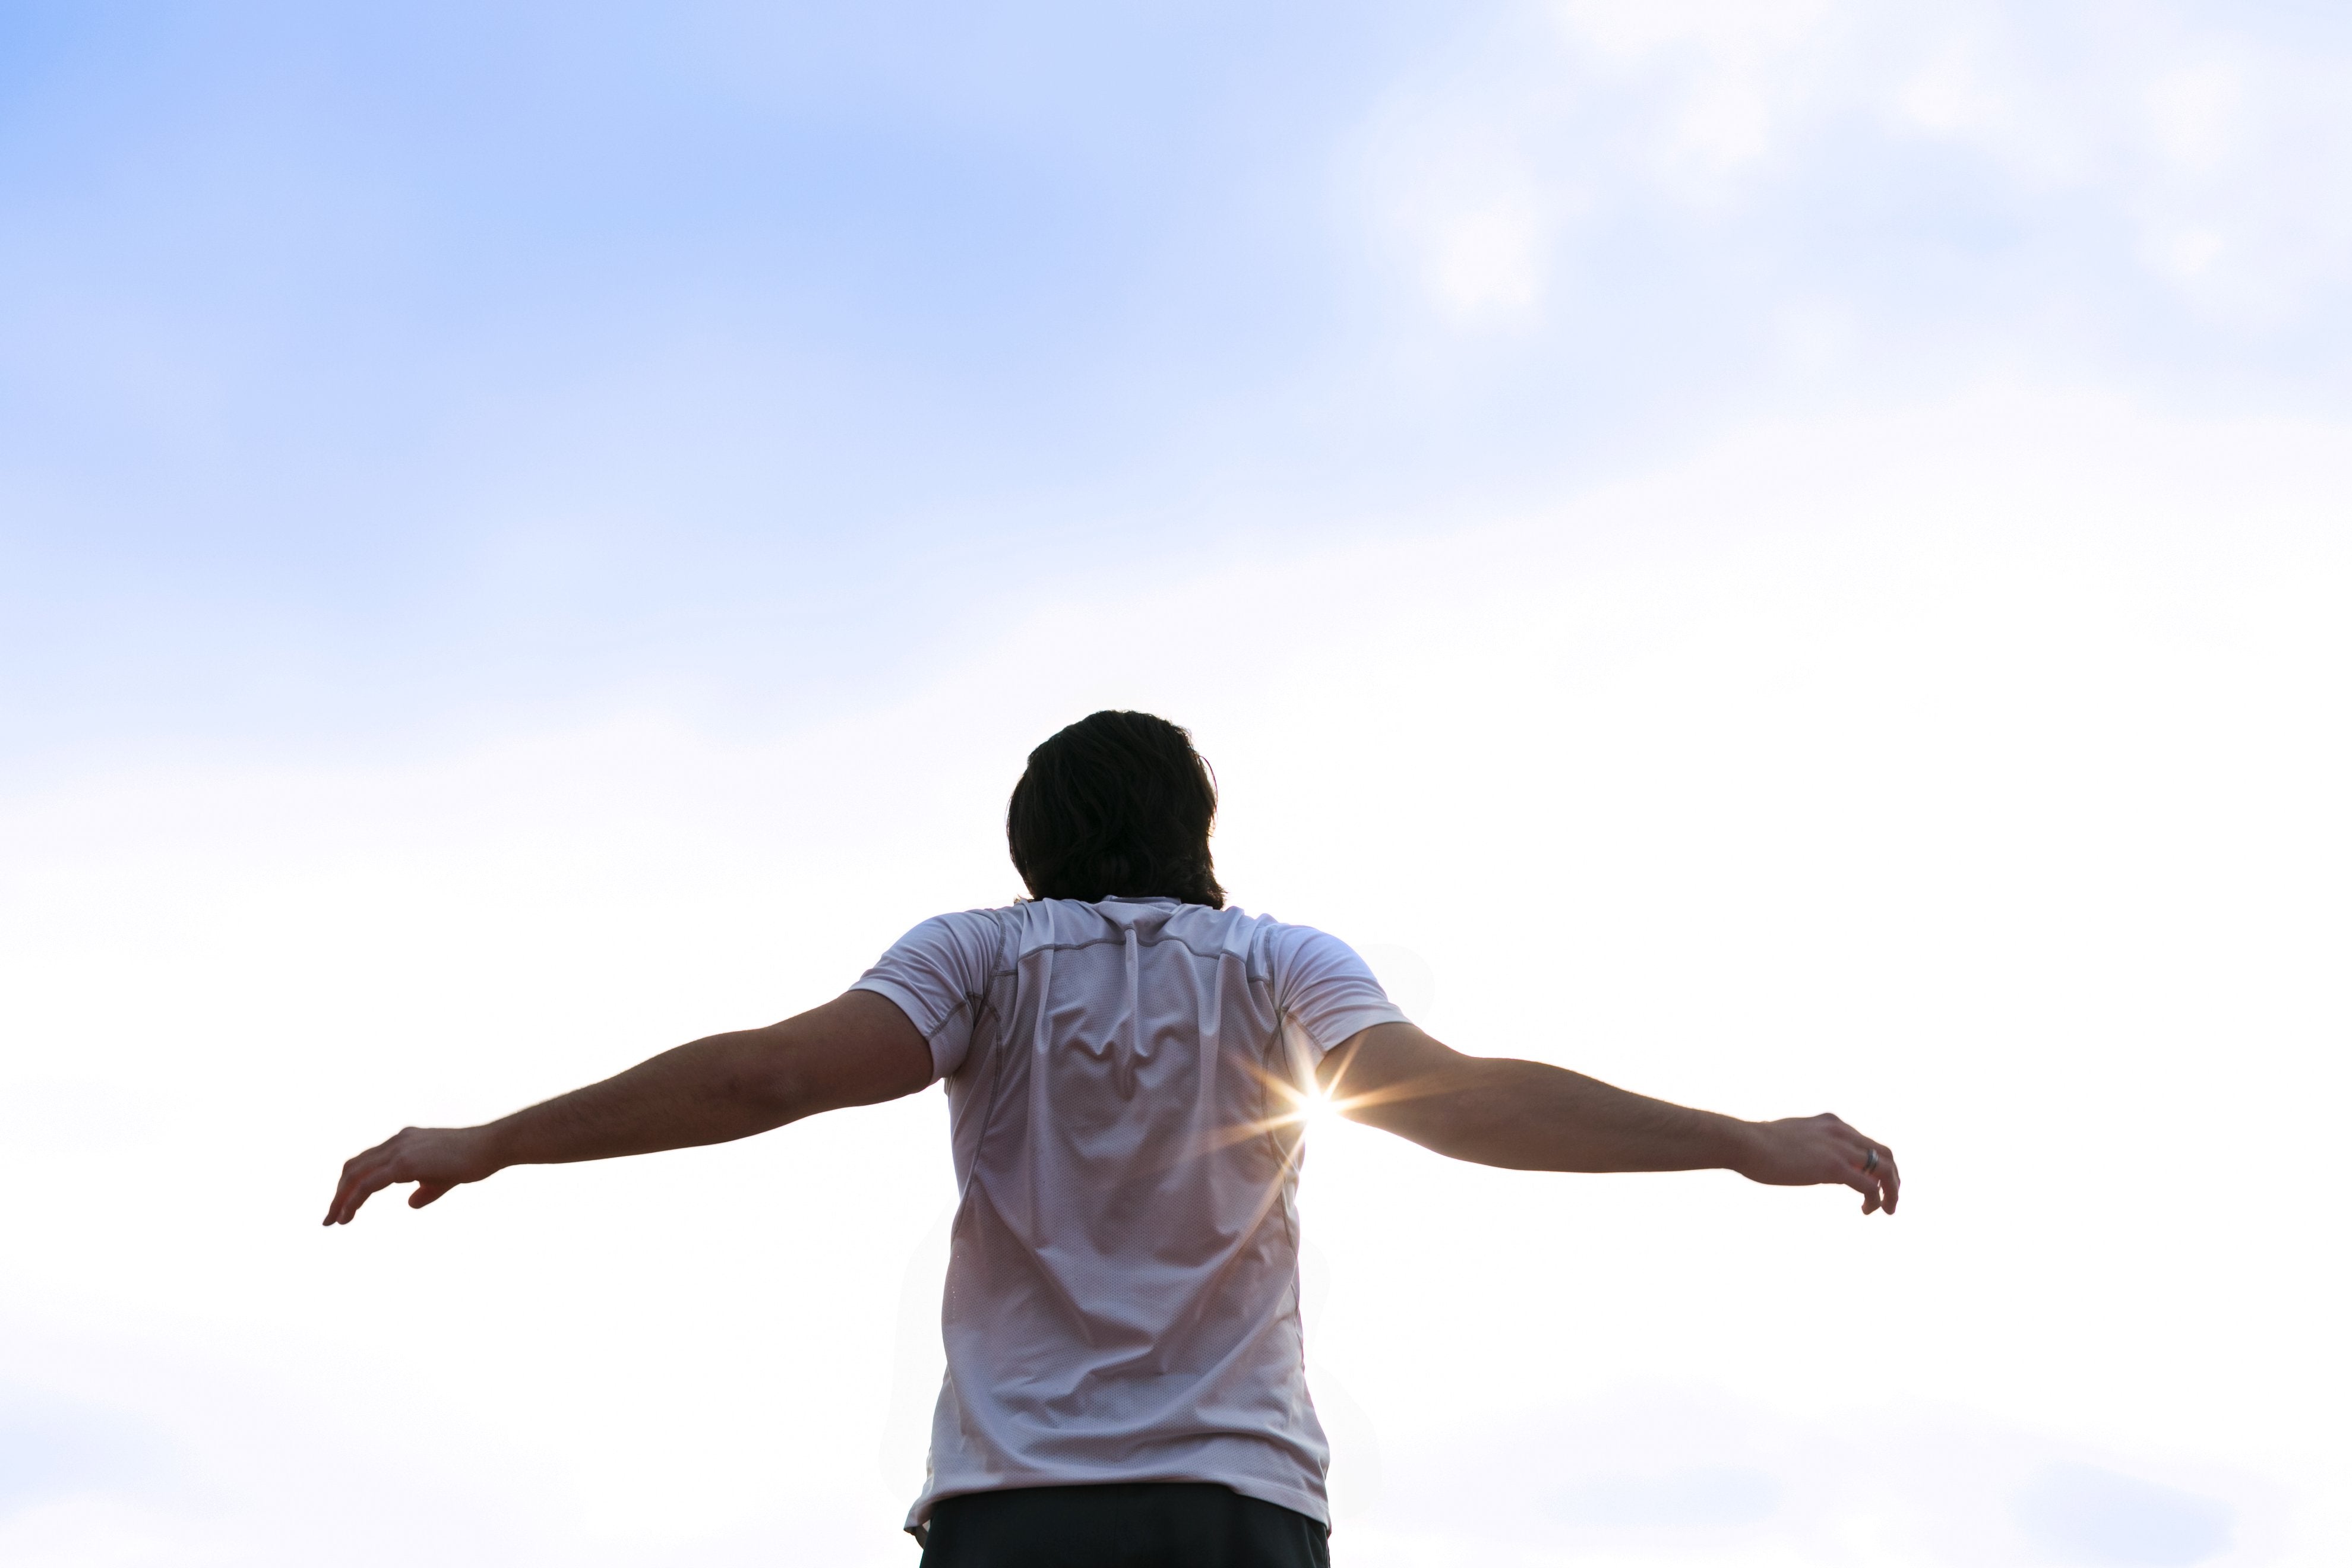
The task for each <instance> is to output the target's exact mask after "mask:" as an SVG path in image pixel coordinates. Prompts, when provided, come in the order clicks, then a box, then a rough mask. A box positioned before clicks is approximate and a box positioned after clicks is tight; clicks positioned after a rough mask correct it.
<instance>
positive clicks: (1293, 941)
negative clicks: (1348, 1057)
mask: <svg viewBox="0 0 2352 1568" xmlns="http://www.w3.org/2000/svg"><path fill="white" fill-rule="evenodd" d="M1271 957H1272V959H1273V968H1274V1005H1275V1007H1276V1009H1277V1010H1278V1011H1279V1012H1280V1013H1281V1014H1282V1016H1284V1017H1285V1018H1286V1019H1288V1020H1289V1021H1290V1022H1291V1023H1292V1024H1294V1025H1296V1026H1297V1027H1298V1029H1299V1030H1300V1031H1301V1032H1303V1033H1304V1034H1305V1035H1306V1037H1307V1039H1308V1040H1309V1041H1310V1042H1311V1043H1312V1044H1313V1046H1314V1047H1315V1049H1316V1051H1317V1052H1318V1054H1320V1053H1324V1052H1328V1051H1332V1050H1336V1049H1338V1048H1339V1047H1340V1046H1342V1045H1345V1044H1346V1043H1347V1041H1348V1039H1349V1037H1350V1036H1353V1035H1355V1034H1356V1033H1358V1032H1359V1031H1360V1030H1363V1029H1369V1028H1370V1027H1371V1026H1373V1025H1374V1024H1402V1023H1406V1022H1409V1020H1408V1019H1407V1018H1406V1017H1405V1016H1404V1014H1403V1012H1402V1010H1401V1009H1399V1008H1398V1006H1397V1005H1396V1004H1395V1003H1393V1002H1391V1001H1390V1000H1389V996H1388V993H1387V992H1385V991H1383V990H1381V983H1380V982H1379V981H1378V980H1376V979H1374V978H1373V976H1372V970H1371V965H1370V964H1368V963H1365V962H1364V961H1363V960H1362V959H1361V958H1359V957H1358V956H1356V950H1355V949H1354V948H1352V947H1349V945H1348V944H1347V943H1346V942H1341V941H1340V940H1339V938H1338V937H1336V936H1333V935H1331V934H1330V933H1329V932H1328V931H1317V930H1316V929H1315V928H1314V927H1312V926H1288V927H1286V928H1284V929H1283V930H1282V931H1280V932H1279V933H1278V934H1277V935H1276V938H1275V941H1274V943H1273V948H1272V953H1271Z"/></svg>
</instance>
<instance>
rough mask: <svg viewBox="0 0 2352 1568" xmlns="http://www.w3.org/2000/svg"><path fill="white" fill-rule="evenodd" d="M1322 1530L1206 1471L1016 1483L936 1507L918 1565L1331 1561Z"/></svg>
mask: <svg viewBox="0 0 2352 1568" xmlns="http://www.w3.org/2000/svg"><path fill="white" fill-rule="evenodd" d="M1328 1533H1329V1532H1328V1531H1326V1530H1325V1529H1324V1528H1323V1526H1322V1525H1320V1524H1318V1523H1317V1522H1316V1521H1314V1520H1311V1519H1309V1518H1307V1516H1306V1515H1305V1514H1303V1513H1297V1512H1294V1511H1292V1510H1289V1509H1286V1508H1284V1507H1283V1506H1282V1505H1281V1504H1279V1503H1271V1502H1264V1501H1261V1500H1258V1499H1256V1498H1248V1497H1244V1496H1242V1495H1241V1494H1240V1493H1239V1492H1237V1491H1234V1490H1233V1489H1231V1488H1229V1487H1221V1486H1215V1485H1213V1484H1211V1483H1209V1482H1207V1481H1122V1482H1118V1483H1114V1484H1112V1485H1109V1486H1094V1487H1020V1488H1014V1489H1007V1490H1004V1491H994V1492H966V1493H965V1494H964V1495H963V1496H961V1497H951V1498H948V1499H946V1500H943V1501H941V1502H940V1503H939V1504H938V1505H937V1506H936V1507H934V1508H933V1509H932V1510H931V1520H930V1529H929V1534H928V1535H927V1536H926V1538H925V1541H924V1545H923V1563H922V1568H1331V1548H1330V1545H1329V1543H1328V1541H1327V1540H1326V1537H1327V1536H1328Z"/></svg>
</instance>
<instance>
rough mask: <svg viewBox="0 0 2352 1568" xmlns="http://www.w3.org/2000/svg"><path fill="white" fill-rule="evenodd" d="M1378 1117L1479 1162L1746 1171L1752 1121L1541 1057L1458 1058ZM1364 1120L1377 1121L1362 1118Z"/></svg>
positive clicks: (1535, 1167)
mask: <svg viewBox="0 0 2352 1568" xmlns="http://www.w3.org/2000/svg"><path fill="white" fill-rule="evenodd" d="M1400 1087H1401V1088H1402V1092H1401V1093H1399V1094H1397V1096H1396V1097H1395V1099H1394V1100H1393V1102H1392V1106H1391V1107H1390V1108H1383V1109H1385V1110H1387V1111H1388V1113H1387V1114H1386V1115H1385V1116H1381V1117H1378V1118H1377V1120H1378V1121H1380V1122H1381V1124H1382V1125H1385V1126H1387V1127H1389V1128H1390V1130H1391V1131H1396V1132H1399V1133H1402V1135H1403V1136H1405V1137H1407V1138H1410V1139H1412V1141H1413V1142H1416V1143H1420V1144H1422V1145H1423V1146H1424V1147H1426V1148H1429V1149H1432V1150H1434V1151H1435V1152H1438V1153H1441V1154H1446V1155H1450V1156H1452V1157H1453V1158H1454V1159H1457V1160H1469V1161H1473V1162H1475V1163H1478V1164H1482V1165H1499V1166H1503V1167H1505V1168H1507V1169H1510V1170H1518V1171H1593V1172H1599V1171H1698V1170H1712V1169H1725V1170H1735V1171H1736V1170H1742V1169H1744V1168H1745V1167H1746V1165H1747V1163H1748V1157H1749V1154H1750V1151H1751V1150H1752V1147H1753V1131H1754V1130H1753V1128H1752V1126H1751V1124H1749V1123H1748V1122H1745V1121H1737V1120H1735V1119H1733V1118H1731V1117H1728V1116H1719V1115H1717V1114H1716V1113H1715V1112H1714V1111H1711V1110H1692V1109H1690V1108H1689V1107H1687V1106H1681V1105H1672V1104H1669V1103H1667V1102H1666V1101H1664V1100H1652V1099H1650V1098H1649V1097H1647V1096H1646V1095H1639V1094H1633V1093H1629V1092H1627V1091H1626V1090H1624V1089H1617V1088H1613V1087H1612V1086H1611V1085H1609V1084H1605V1083H1602V1082H1601V1080H1600V1079H1591V1078H1587V1077H1585V1076H1584V1075H1583V1074H1582V1073H1576V1072H1570V1071H1568V1070H1567V1069H1566V1068H1556V1067H1552V1066H1550V1065H1549V1064H1547V1063H1544V1062H1529V1061H1517V1060H1512V1059H1509V1058H1477V1057H1468V1058H1454V1062H1452V1063H1449V1064H1448V1065H1447V1068H1446V1069H1445V1071H1444V1073H1443V1075H1442V1076H1441V1077H1440V1078H1439V1079H1438V1080H1437V1081H1434V1082H1430V1083H1425V1084H1422V1085H1412V1086H1400ZM1365 1120H1368V1121H1369V1120H1375V1118H1373V1117H1366V1118H1365Z"/></svg>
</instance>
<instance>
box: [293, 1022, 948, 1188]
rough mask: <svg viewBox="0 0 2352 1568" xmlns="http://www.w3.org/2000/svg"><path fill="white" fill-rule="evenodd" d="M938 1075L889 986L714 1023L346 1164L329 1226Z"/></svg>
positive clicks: (893, 1095) (673, 1145) (745, 1130)
mask: <svg viewBox="0 0 2352 1568" xmlns="http://www.w3.org/2000/svg"><path fill="white" fill-rule="evenodd" d="M930 1081H931V1053H930V1047H929V1046H927V1045H925V1044H924V1042H923V1037H922V1035H921V1034H920V1033H919V1031H918V1030H917V1029H916V1027H915V1026H914V1025H913V1023H912V1022H910V1021H909V1020H908V1017H907V1015H906V1014H904V1013H902V1012H900V1011H899V1010H898V1006H897V1005H895V1004H894V1003H892V1002H891V1001H890V1000H889V999H888V998H887V997H883V996H877V995H876V994H874V993H872V992H870V991H852V992H849V993H848V994H845V995H842V996H838V997H835V999H834V1000H833V1001H831V1002H828V1003H826V1004H825V1005H824V1006H822V1007H814V1008H812V1009H810V1010H809V1011H808V1012H805V1013H802V1014H800V1015H798V1016H794V1017H790V1018H787V1019H785V1020H784V1021H783V1022H782V1023H781V1024H771V1025H769V1026H767V1027H766V1028H764V1029H742V1030H739V1031H737V1032H735V1033H733V1034H727V1035H712V1036H710V1037H708V1038H705V1039H699V1040H696V1041H694V1042H693V1043H692V1044H690V1045H684V1046H680V1047H677V1049H676V1050H670V1051H664V1052H663V1053H662V1054H661V1055H659V1056H657V1057H655V1058H651V1059H650V1060H647V1061H642V1062H639V1063H638V1064H637V1065H636V1066H635V1067H633V1068H630V1069H629V1070H628V1071H626V1072H625V1073H620V1074H617V1075H615V1076H614V1077H612V1078H608V1079H605V1080H604V1082H602V1083H592V1084H590V1085H589V1086H588V1087H587V1088H585V1089H573V1090H572V1092H571V1093H570V1094H565V1095H559V1096H557V1097H556V1098H555V1099H553V1100H548V1101H546V1102H545V1103H543V1104H540V1105H534V1106H532V1107H531V1108H530V1110H518V1111H516V1112H515V1113H514V1114H513V1115H512V1116H507V1117H502V1118H500V1119H499V1120H498V1121H491V1122H487V1123H485V1124H483V1125H482V1126H479V1127H408V1128H404V1129H402V1130H401V1131H399V1132H398V1133H396V1134H394V1136H393V1137H391V1138H389V1139H387V1140H386V1141H385V1142H382V1143H379V1144H377V1145H376V1146H375V1147H374V1148H373V1149H370V1150H369V1151H368V1152H366V1153H364V1154H361V1155H359V1156H357V1157H356V1158H354V1159H352V1161H350V1162H349V1163H346V1164H345V1165H344V1166H343V1177H342V1181H341V1183H340V1184H338V1185H337V1186H336V1188H335V1201H334V1202H333V1203H332V1204H331V1205H329V1206H328V1209H327V1218H326V1221H325V1223H326V1224H328V1225H348V1224H350V1223H351V1219H352V1215H356V1214H357V1213H359V1212H360V1205H362V1204H363V1203H365V1202H367V1200H368V1196H369V1194H372V1193H375V1192H378V1191H380V1190H382V1189H383V1188H384V1187H388V1186H391V1185H393V1184H395V1183H399V1182H415V1184H416V1191H415V1192H414V1193H412V1194H409V1198H408V1205H409V1206H410V1207H411V1208H423V1207H424V1206H425V1205H426V1204H429V1203H431V1202H432V1201H433V1200H434V1199H436V1198H437V1197H439V1196H440V1195H441V1194H444V1193H446V1192H447V1191H448V1190H449V1189H450V1188H451V1187H454V1186H457V1185H458V1184H461V1183H465V1182H478V1181H480V1180H482V1179H483V1178H484V1177H485V1176H489V1175H494V1174H496V1173H498V1172H499V1171H502V1170H504V1169H505V1168H506V1167H507V1166H509V1165H553V1164H562V1163H568V1162H571V1161H574V1160H609V1159H612V1158H614V1157H615V1156H617V1155H622V1154H650V1153H653V1152H656V1150H661V1149H684V1148H688V1147H691V1146H693V1145H696V1144H701V1143H724V1142H729V1141H730V1140H731V1139H736V1138H748V1137H750V1136H751V1134H753V1133H755V1132H765V1131H769V1130H770V1129H772V1128H776V1127H782V1125H784V1123H786V1122H788V1121H799V1120H800V1119H801V1118H802V1117H803V1116H814V1115H815V1114H816V1113H817V1112H818V1111H821V1110H839V1109H841V1108H842V1107H844V1106H849V1105H872V1104H875V1103H876V1102H877V1101H880V1100H896V1099H898V1097H899V1096H901V1095H908V1094H913V1093H914V1092H915V1091H916V1090H918V1089H922V1088H924V1087H925V1086H926V1085H928V1084H929V1082H930Z"/></svg>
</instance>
